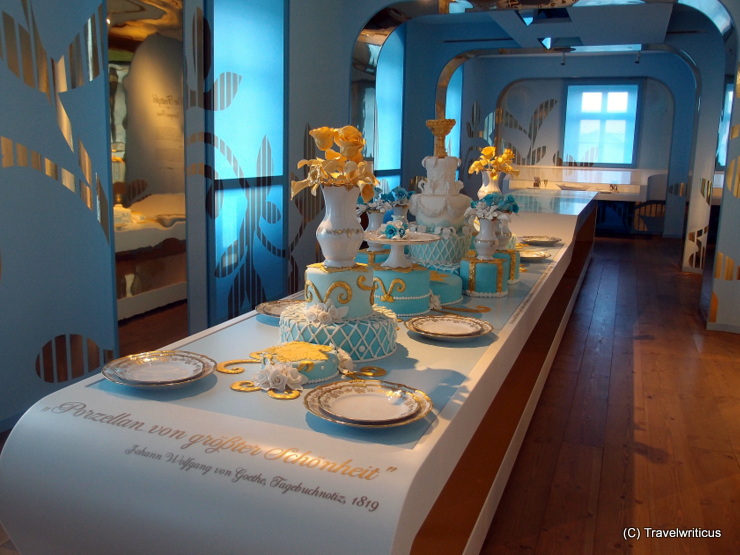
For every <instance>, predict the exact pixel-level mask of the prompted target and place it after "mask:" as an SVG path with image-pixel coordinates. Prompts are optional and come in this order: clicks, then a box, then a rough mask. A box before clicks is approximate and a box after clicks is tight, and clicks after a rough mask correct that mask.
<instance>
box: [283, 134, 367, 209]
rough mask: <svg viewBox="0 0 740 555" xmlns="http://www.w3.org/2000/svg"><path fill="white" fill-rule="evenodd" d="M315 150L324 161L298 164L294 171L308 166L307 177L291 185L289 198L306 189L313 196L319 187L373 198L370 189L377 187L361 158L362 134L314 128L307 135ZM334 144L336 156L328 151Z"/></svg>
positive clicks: (305, 161) (319, 159)
mask: <svg viewBox="0 0 740 555" xmlns="http://www.w3.org/2000/svg"><path fill="white" fill-rule="evenodd" d="M309 135H311V136H312V137H313V139H314V142H315V143H316V148H318V149H319V150H321V151H323V152H324V156H325V158H313V159H311V160H301V161H300V162H298V167H299V168H302V167H304V166H309V170H308V176H307V177H306V179H302V180H300V181H292V182H291V188H290V193H291V194H290V196H291V198H293V197H294V196H295V195H296V194H298V193H299V192H300V191H302V190H303V189H305V188H306V187H310V188H311V193H312V194H314V195H315V194H316V189H317V188H318V187H319V185H323V186H329V187H346V188H348V189H351V188H352V187H359V189H360V194H361V195H362V198H363V200H365V201H369V200H370V199H372V198H373V193H374V190H373V188H374V187H375V185H376V184H377V183H378V180H377V179H376V177H375V175H373V171H372V166H371V164H370V163H368V162H366V161H365V159H364V158H363V156H362V149H363V148H364V147H365V139H364V138H363V137H362V133H360V131H359V130H358V129H357V128H356V127H353V126H351V125H347V126H345V127H342V128H340V129H335V128H333V127H318V128H316V129H312V130H311V131H309ZM335 144H336V146H338V147H339V152H337V151H336V150H332V147H333V146H334V145H335Z"/></svg>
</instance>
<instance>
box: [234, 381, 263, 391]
mask: <svg viewBox="0 0 740 555" xmlns="http://www.w3.org/2000/svg"><path fill="white" fill-rule="evenodd" d="M231 389H233V390H234V391H244V392H246V393H249V392H251V391H259V390H260V389H262V388H261V387H260V386H258V385H254V382H252V381H249V380H244V381H241V382H234V383H233V384H231Z"/></svg>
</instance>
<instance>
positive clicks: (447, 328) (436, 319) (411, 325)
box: [406, 314, 493, 339]
mask: <svg viewBox="0 0 740 555" xmlns="http://www.w3.org/2000/svg"><path fill="white" fill-rule="evenodd" d="M406 327H407V328H408V329H409V331H412V332H415V333H418V334H420V335H423V336H425V337H431V338H433V339H472V338H474V337H480V336H481V335H485V334H487V333H490V332H491V331H493V327H492V326H491V324H489V323H488V322H486V321H485V320H479V319H478V318H471V317H469V316H457V315H453V314H444V315H439V316H437V315H434V316H416V317H414V318H410V319H409V320H406Z"/></svg>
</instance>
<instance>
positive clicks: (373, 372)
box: [342, 366, 387, 378]
mask: <svg viewBox="0 0 740 555" xmlns="http://www.w3.org/2000/svg"><path fill="white" fill-rule="evenodd" d="M386 374H387V372H386V370H385V368H381V367H380V366H363V367H362V368H358V369H357V370H349V371H347V372H342V375H344V376H347V377H348V378H357V377H365V378H380V377H382V376H385V375H386Z"/></svg>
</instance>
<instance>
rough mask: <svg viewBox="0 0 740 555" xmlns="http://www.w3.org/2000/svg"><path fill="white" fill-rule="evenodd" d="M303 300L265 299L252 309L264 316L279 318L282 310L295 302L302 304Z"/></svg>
mask: <svg viewBox="0 0 740 555" xmlns="http://www.w3.org/2000/svg"><path fill="white" fill-rule="evenodd" d="M304 302H305V301H299V300H280V301H267V302H265V303H260V304H258V305H257V306H256V307H254V310H256V311H257V313H259V314H262V315H264V316H270V317H272V318H280V315H281V314H282V313H283V310H285V309H286V308H288V307H289V306H293V305H296V304H302V303H304Z"/></svg>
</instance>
